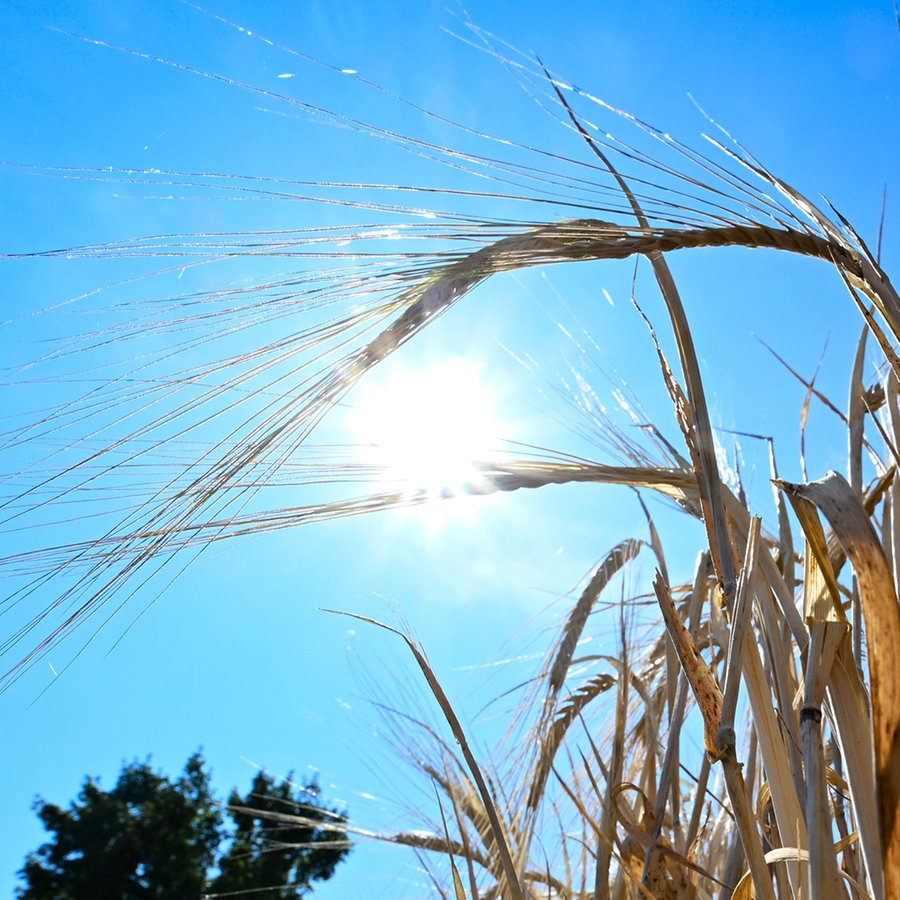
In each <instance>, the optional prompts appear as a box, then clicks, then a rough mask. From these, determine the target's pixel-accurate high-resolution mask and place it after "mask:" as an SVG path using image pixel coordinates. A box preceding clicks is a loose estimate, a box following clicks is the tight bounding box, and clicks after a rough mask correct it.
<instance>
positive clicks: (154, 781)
mask: <svg viewBox="0 0 900 900" xmlns="http://www.w3.org/2000/svg"><path fill="white" fill-rule="evenodd" d="M317 792H318V788H317V787H316V785H315V782H312V783H310V784H306V785H304V786H303V787H301V788H299V789H298V790H297V791H296V793H295V790H294V788H293V786H292V784H291V783H290V781H289V780H285V781H283V782H281V783H280V784H276V783H275V781H274V780H273V779H272V778H270V777H269V776H268V775H266V774H264V773H260V774H259V775H257V776H256V778H255V779H254V781H253V786H252V788H251V790H250V792H249V793H248V795H247V796H246V797H241V796H240V795H239V794H238V793H237V792H236V791H233V792H232V794H231V799H230V803H231V805H232V806H234V807H237V809H234V810H231V811H230V815H231V818H232V819H233V827H232V828H228V827H226V826H225V825H224V824H223V815H222V805H221V804H220V803H219V802H217V800H216V799H215V797H214V796H213V794H212V792H211V789H210V778H209V774H208V773H207V772H206V771H205V769H204V761H203V758H202V756H201V755H200V754H199V753H196V754H194V755H193V756H192V757H191V758H190V759H189V760H188V762H187V765H186V766H185V770H184V774H183V775H182V776H181V777H180V778H178V779H177V780H176V781H174V782H173V781H171V780H170V779H169V778H167V777H165V776H164V775H162V774H161V773H157V772H154V771H152V770H151V768H150V766H149V765H148V764H146V763H133V764H131V765H129V766H126V767H125V768H123V770H122V772H121V774H120V775H119V778H118V781H117V782H116V785H115V787H114V788H113V789H112V790H111V791H104V790H102V788H101V787H100V785H99V784H98V783H97V782H96V781H94V780H93V779H90V778H88V779H87V780H86V781H85V783H84V786H83V788H82V790H81V792H80V793H79V794H78V798H77V799H76V800H75V801H74V802H73V803H72V804H71V805H70V807H69V809H62V808H60V807H59V806H56V805H54V804H52V803H47V802H46V801H44V800H39V801H38V802H37V804H36V805H35V809H36V811H37V814H38V817H39V818H40V819H41V821H42V822H43V824H44V827H45V828H46V829H47V831H48V832H50V833H51V834H52V836H53V837H52V839H51V840H50V841H48V842H47V843H46V844H44V845H42V846H41V847H40V848H39V849H38V850H37V851H36V852H35V853H32V854H29V856H28V859H27V860H26V862H25V865H24V866H23V867H22V869H21V870H20V872H19V875H20V877H21V878H22V880H23V881H24V882H25V886H24V887H20V888H19V889H18V890H17V896H18V897H19V898H20V900H96V898H98V897H102V898H107V897H108V898H116V900H120V898H121V900H147V898H166V900H198V898H200V897H202V896H203V895H205V894H208V893H224V892H225V891H253V896H254V897H269V898H283V897H291V898H293V897H301V896H303V894H304V893H306V892H308V891H309V890H311V888H310V882H312V881H315V880H322V879H327V878H330V877H331V876H332V874H333V873H334V870H335V867H336V866H337V864H338V862H340V860H341V859H343V858H344V856H346V854H347V853H348V852H349V844H348V843H347V840H346V832H345V831H344V830H343V828H342V826H343V824H344V823H345V821H346V817H345V816H344V815H342V814H339V813H337V812H333V811H331V810H325V809H323V808H321V807H319V806H318V805H317V803H316V797H317ZM270 814H277V815H278V816H280V817H282V818H281V820H280V821H273V820H272V819H270V818H267V815H270ZM285 814H287V815H294V816H302V817H304V820H305V821H304V822H303V823H286V822H285V821H284V819H283V817H284V816H285ZM307 823H309V824H307Z"/></svg>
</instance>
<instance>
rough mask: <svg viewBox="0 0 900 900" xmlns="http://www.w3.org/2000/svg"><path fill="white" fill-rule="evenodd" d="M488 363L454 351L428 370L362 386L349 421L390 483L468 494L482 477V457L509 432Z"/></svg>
mask: <svg viewBox="0 0 900 900" xmlns="http://www.w3.org/2000/svg"><path fill="white" fill-rule="evenodd" d="M495 405H496V398H495V397H494V396H493V395H492V394H491V392H490V391H489V390H488V388H487V387H486V386H485V384H484V379H483V377H482V367H481V366H480V365H479V364H477V363H474V362H471V361H469V360H465V359H460V358H452V359H449V360H447V361H446V362H441V363H435V364H433V365H430V366H428V367H427V368H425V369H422V370H412V369H401V370H399V371H396V372H394V373H393V375H392V377H391V378H390V379H389V380H388V381H387V382H386V383H383V384H378V385H374V386H373V385H365V384H364V385H363V386H362V387H361V391H360V394H359V396H358V397H357V398H356V399H355V402H353V405H352V407H351V409H350V412H349V414H348V426H349V428H350V430H351V431H352V432H353V434H354V436H355V437H356V439H357V440H359V442H360V443H361V444H362V445H363V446H364V447H365V448H366V451H367V455H368V457H369V459H370V460H371V461H372V462H374V463H376V464H378V465H381V466H383V467H384V474H383V479H384V480H385V481H386V482H388V481H389V482H392V483H400V484H405V485H407V486H408V488H409V490H410V491H412V492H419V491H424V492H427V493H428V494H429V495H432V496H434V497H447V496H457V495H461V494H465V493H467V492H469V491H471V490H472V489H473V488H476V489H477V486H478V482H479V479H480V478H481V476H480V474H479V472H478V469H477V466H476V462H477V461H478V460H483V459H487V458H496V457H497V455H498V453H499V448H500V444H501V442H502V441H503V440H504V439H505V438H508V437H509V435H508V434H505V433H504V428H503V426H502V425H501V423H500V422H499V421H498V419H497V416H496V412H495Z"/></svg>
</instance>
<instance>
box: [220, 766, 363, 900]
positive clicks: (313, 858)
mask: <svg viewBox="0 0 900 900" xmlns="http://www.w3.org/2000/svg"><path fill="white" fill-rule="evenodd" d="M318 793H319V788H318V785H317V784H316V782H315V781H312V782H308V783H306V784H304V785H303V786H301V787H299V788H295V787H294V785H293V784H292V782H291V779H290V776H288V778H287V779H285V780H284V781H282V782H281V783H280V784H276V782H275V781H274V780H273V779H272V778H271V777H270V776H269V775H267V774H266V773H265V772H260V773H259V774H258V775H257V776H256V778H254V780H253V786H252V787H251V789H250V791H249V793H248V794H247V795H246V797H241V796H240V794H238V793H237V791H233V792H232V794H231V797H230V798H229V800H228V802H229V805H230V807H231V810H230V814H231V817H232V819H233V820H234V823H235V831H234V840H233V841H232V843H231V845H230V847H229V849H228V852H227V853H226V854H225V855H224V856H223V858H222V859H221V860H220V862H219V869H220V874H219V876H218V877H217V878H216V879H215V880H214V881H213V883H212V885H211V887H210V893H212V894H217V893H222V894H227V893H230V892H235V891H250V890H252V891H253V892H254V894H253V896H254V897H263V898H267V900H275V898H278V900H287V898H295V897H302V896H303V895H304V894H305V893H307V892H308V891H310V890H312V888H311V887H310V882H311V881H324V880H327V879H329V878H331V876H332V875H333V874H334V870H335V867H336V866H337V864H338V863H339V862H340V861H341V860H342V859H343V858H344V856H346V855H347V853H348V852H349V845H348V844H347V841H346V834H344V833H343V832H336V831H335V830H334V828H335V826H339V825H340V824H342V823H343V822H344V821H345V817H344V816H343V815H341V814H339V813H337V812H336V811H333V810H327V809H324V808H323V807H321V806H320V805H319V803H318ZM286 817H291V819H289V818H286ZM292 819H293V820H292Z"/></svg>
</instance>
